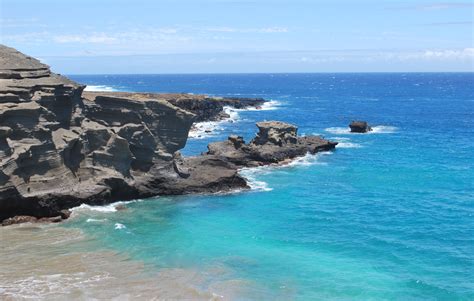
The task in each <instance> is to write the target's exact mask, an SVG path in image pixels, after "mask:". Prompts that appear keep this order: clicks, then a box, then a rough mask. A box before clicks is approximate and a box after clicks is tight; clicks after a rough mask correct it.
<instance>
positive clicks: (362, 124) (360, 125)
mask: <svg viewBox="0 0 474 301" xmlns="http://www.w3.org/2000/svg"><path fill="white" fill-rule="evenodd" d="M349 127H350V128H351V133H367V132H370V131H372V128H371V127H370V126H369V124H368V123H367V121H352V122H351V123H350V124H349Z"/></svg>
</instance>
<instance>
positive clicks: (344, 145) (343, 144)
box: [336, 142, 362, 148]
mask: <svg viewBox="0 0 474 301" xmlns="http://www.w3.org/2000/svg"><path fill="white" fill-rule="evenodd" d="M361 147H362V145H360V144H358V143H352V142H339V143H338V144H337V145H336V148H361Z"/></svg>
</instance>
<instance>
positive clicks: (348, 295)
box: [62, 73, 474, 300]
mask: <svg viewBox="0 0 474 301" xmlns="http://www.w3.org/2000/svg"><path fill="white" fill-rule="evenodd" d="M72 78H73V79H75V80H77V81H79V82H81V83H84V84H89V85H94V86H103V87H99V88H102V89H103V88H106V87H109V88H111V89H115V90H119V91H137V92H140V91H147V92H189V93H196V94H197V93H207V94H211V95H221V96H230V95H232V96H249V97H264V98H266V99H270V100H274V102H272V104H273V106H269V107H268V108H266V109H264V110H254V111H237V112H233V114H232V116H233V118H234V120H235V122H232V123H230V122H223V123H221V124H217V125H215V126H216V129H215V132H214V133H212V134H211V135H209V136H208V137H205V136H204V137H200V138H198V139H192V140H190V141H189V142H188V145H187V146H186V148H185V149H184V151H183V153H185V154H186V155H192V154H198V153H200V152H202V151H205V150H206V145H207V143H209V142H210V141H217V140H222V139H225V138H226V136H227V135H229V134H231V133H233V134H241V135H243V136H244V137H245V138H246V139H247V140H248V139H250V138H251V137H252V136H253V135H254V133H255V131H256V127H255V125H254V123H255V122H256V121H259V120H264V119H266V120H282V121H286V122H290V123H294V124H296V125H298V126H299V133H300V134H320V135H323V136H325V137H326V138H330V139H333V140H335V141H338V142H340V144H339V146H338V147H337V148H336V150H335V151H334V152H331V153H323V154H319V155H317V156H313V157H311V156H307V157H305V158H303V159H301V160H299V161H297V162H296V163H295V164H291V165H290V166H287V167H278V168H260V169H253V170H252V169H251V170H245V171H243V172H242V174H243V175H244V176H247V177H248V178H249V180H250V183H251V185H252V187H254V189H253V190H252V191H250V192H240V193H233V194H227V195H201V196H182V197H160V198H155V199H151V200H143V201H140V202H134V203H131V204H128V205H127V206H128V207H129V210H126V211H118V212H103V211H97V210H96V211H94V210H89V211H85V210H84V211H82V212H81V214H80V215H79V217H78V218H75V219H73V220H71V221H70V222H69V223H65V224H64V225H62V227H79V228H81V229H83V230H84V231H85V232H86V233H87V235H90V236H91V237H92V238H94V239H97V240H98V242H99V243H98V246H99V247H101V248H109V249H113V250H116V251H117V252H123V253H125V254H128V255H130V256H131V257H132V258H133V259H137V260H141V261H144V262H145V263H147V266H149V267H150V269H156V270H159V269H162V268H185V269H193V270H199V271H202V272H203V273H206V275H208V278H207V281H208V282H218V281H225V280H229V279H239V280H240V281H241V283H243V284H242V285H243V286H244V289H243V290H242V292H241V295H239V296H237V299H239V298H240V299H257V300H262V299H283V300H288V299H297V300H350V299H358V300H371V299H372V300H380V299H389V300H410V299H412V300H413V299H423V300H473V299H474V190H473V187H474V160H473V155H474V74H472V73H464V74H462V73H446V74H444V73H443V74H437V73H431V74H429V73H415V74H400V73H399V74H259V75H244V74H240V75H120V76H114V75H108V76H106V75H100V76H72ZM354 119H362V120H367V121H369V123H371V124H372V125H373V126H374V129H375V130H374V132H372V133H370V134H350V133H348V130H347V125H348V124H349V122H350V121H351V120H354Z"/></svg>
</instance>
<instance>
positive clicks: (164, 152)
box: [0, 45, 337, 225]
mask: <svg viewBox="0 0 474 301" xmlns="http://www.w3.org/2000/svg"><path fill="white" fill-rule="evenodd" d="M84 88H85V87H84V86H83V85H80V84H77V83H75V82H73V81H71V80H69V79H67V78H65V77H63V76H61V75H58V74H54V73H52V72H51V71H50V69H49V67H48V66H47V65H44V64H42V63H40V62H39V61H38V60H36V59H34V58H31V57H28V56H26V55H24V54H22V53H20V52H18V51H16V50H14V49H12V48H9V47H6V46H2V45H0V167H1V169H0V221H3V223H2V224H4V225H8V224H12V223H19V222H25V221H26V222H27V221H52V222H57V221H60V220H61V219H65V218H67V217H68V216H69V214H68V211H67V209H69V208H72V207H75V206H78V205H80V204H82V203H86V204H91V205H104V204H107V203H112V202H115V201H123V200H131V199H137V198H146V197H152V196H156V195H178V194H189V193H213V192H220V191H230V190H235V189H243V188H244V189H245V188H248V185H247V182H246V180H245V179H244V178H243V177H241V176H240V175H239V174H238V171H239V169H240V168H242V167H252V166H261V165H268V164H277V163H281V162H287V161H288V160H291V159H293V158H296V157H298V156H304V155H305V154H306V153H308V152H309V153H316V152H318V151H323V150H331V149H334V147H335V145H336V144H337V143H335V142H330V141H327V140H324V139H322V138H320V137H316V136H307V137H298V135H297V128H296V126H294V125H290V124H286V123H282V122H262V123H258V124H257V127H258V130H259V132H258V133H257V136H256V137H255V138H254V139H253V140H252V141H250V142H249V143H247V144H246V143H245V142H244V141H243V139H242V138H241V137H238V136H231V137H229V139H228V140H227V141H223V142H218V143H212V144H210V145H209V147H208V152H206V153H204V154H202V155H200V156H195V157H183V156H181V154H180V153H179V150H180V149H182V148H183V147H184V146H185V144H186V141H187V139H188V134H189V131H190V129H191V127H192V126H193V124H194V123H195V122H200V121H214V120H220V119H222V118H225V115H224V114H225V112H224V109H223V108H224V107H225V106H231V107H234V108H238V109H240V108H246V107H258V106H261V105H262V104H263V103H264V102H265V100H263V99H259V98H257V99H251V98H242V99H241V98H217V97H208V96H204V95H189V94H154V93H124V92H83V90H84Z"/></svg>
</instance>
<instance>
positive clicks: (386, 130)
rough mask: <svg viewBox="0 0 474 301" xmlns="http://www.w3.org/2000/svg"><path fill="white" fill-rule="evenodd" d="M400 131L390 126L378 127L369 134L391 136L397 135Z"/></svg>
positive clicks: (373, 128)
mask: <svg viewBox="0 0 474 301" xmlns="http://www.w3.org/2000/svg"><path fill="white" fill-rule="evenodd" d="M397 130H398V128H397V127H394V126H388V125H378V126H374V127H372V131H371V132H369V134H391V133H395V132H396V131H397Z"/></svg>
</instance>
